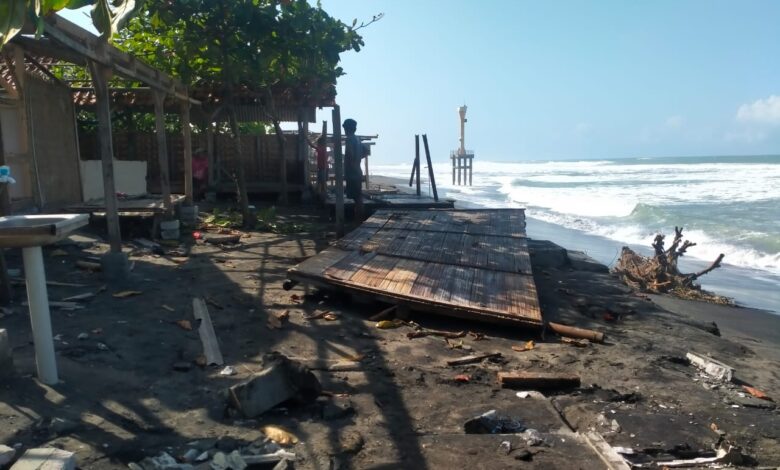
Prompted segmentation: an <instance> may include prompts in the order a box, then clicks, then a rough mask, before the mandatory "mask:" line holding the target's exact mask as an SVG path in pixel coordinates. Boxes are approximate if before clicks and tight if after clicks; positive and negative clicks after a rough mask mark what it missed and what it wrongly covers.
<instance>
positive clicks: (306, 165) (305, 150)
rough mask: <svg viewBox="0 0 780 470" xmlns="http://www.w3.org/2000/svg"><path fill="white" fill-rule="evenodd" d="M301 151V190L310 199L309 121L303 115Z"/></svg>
mask: <svg viewBox="0 0 780 470" xmlns="http://www.w3.org/2000/svg"><path fill="white" fill-rule="evenodd" d="M301 114H303V113H301ZM301 153H302V156H303V174H304V180H303V184H304V186H303V192H304V194H305V195H306V197H307V198H309V199H311V188H312V184H311V159H310V158H309V121H308V120H307V119H306V117H305V115H304V118H303V141H302V142H301ZM315 168H316V166H315Z"/></svg>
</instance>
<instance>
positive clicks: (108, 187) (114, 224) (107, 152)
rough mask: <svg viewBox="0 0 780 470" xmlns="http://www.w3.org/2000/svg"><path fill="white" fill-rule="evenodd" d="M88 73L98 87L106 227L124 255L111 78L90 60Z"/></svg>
mask: <svg viewBox="0 0 780 470" xmlns="http://www.w3.org/2000/svg"><path fill="white" fill-rule="evenodd" d="M89 72H90V74H91V75H92V82H93V83H94V85H95V96H96V98H97V101H96V103H95V107H96V110H95V112H96V114H97V120H98V140H99V145H100V161H101V163H102V165H103V200H104V204H105V206H106V225H107V226H108V242H109V245H110V246H111V252H112V253H121V252H122V235H121V233H120V231H119V213H118V211H117V202H116V189H115V187H114V143H113V140H112V135H111V109H110V107H109V103H110V101H109V100H110V99H111V96H110V95H109V92H108V79H109V78H111V74H112V71H111V69H110V68H108V67H106V66H103V65H101V64H98V63H97V62H93V61H91V60H90V61H89Z"/></svg>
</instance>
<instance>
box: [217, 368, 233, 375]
mask: <svg viewBox="0 0 780 470" xmlns="http://www.w3.org/2000/svg"><path fill="white" fill-rule="evenodd" d="M219 375H225V376H230V375H236V369H234V368H233V367H232V366H225V368H224V369H222V370H221V371H219Z"/></svg>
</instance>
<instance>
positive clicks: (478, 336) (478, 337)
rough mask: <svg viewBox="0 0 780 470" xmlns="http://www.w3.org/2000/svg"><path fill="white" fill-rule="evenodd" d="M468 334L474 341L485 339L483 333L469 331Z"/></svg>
mask: <svg viewBox="0 0 780 470" xmlns="http://www.w3.org/2000/svg"><path fill="white" fill-rule="evenodd" d="M469 336H471V339H473V340H474V341H482V340H484V339H485V334H484V333H475V332H473V331H469Z"/></svg>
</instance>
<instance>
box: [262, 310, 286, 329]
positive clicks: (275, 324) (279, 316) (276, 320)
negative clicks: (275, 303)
mask: <svg viewBox="0 0 780 470" xmlns="http://www.w3.org/2000/svg"><path fill="white" fill-rule="evenodd" d="M289 319H290V311H289V310H285V311H284V312H282V313H274V312H270V313H269V314H268V322H267V323H266V325H265V326H266V327H267V328H268V329H269V330H279V329H281V328H282V327H283V326H284V324H285V323H287V321H288V320H289Z"/></svg>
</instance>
